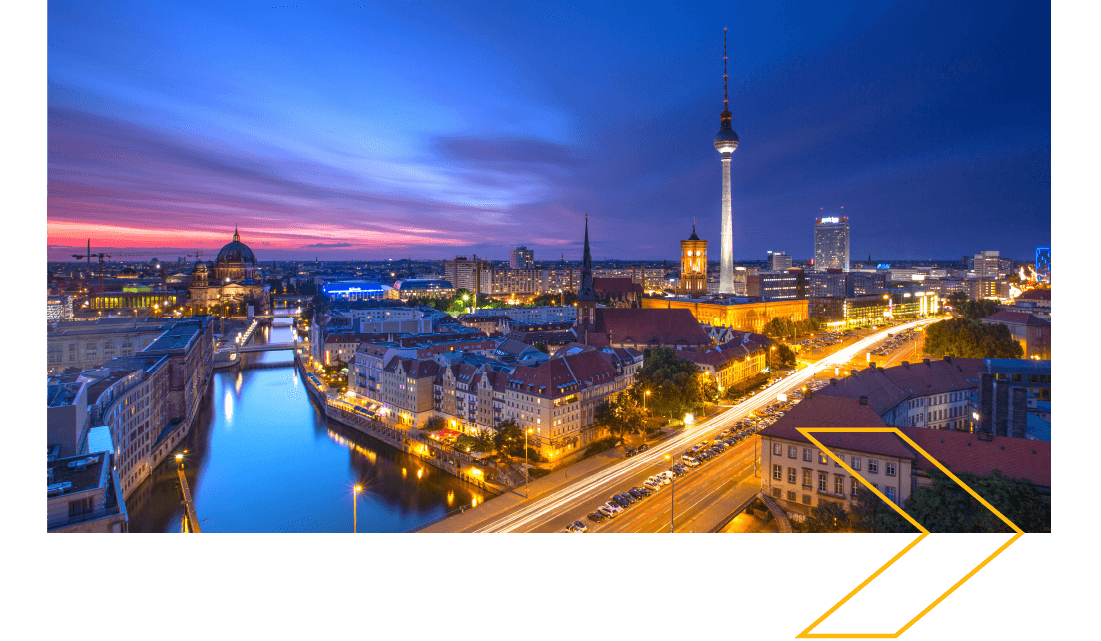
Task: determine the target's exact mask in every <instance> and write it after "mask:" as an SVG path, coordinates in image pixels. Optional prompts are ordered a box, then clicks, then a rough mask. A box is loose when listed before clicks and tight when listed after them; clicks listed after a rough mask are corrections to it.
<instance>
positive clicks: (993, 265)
mask: <svg viewBox="0 0 1101 641" xmlns="http://www.w3.org/2000/svg"><path fill="white" fill-rule="evenodd" d="M974 265H975V266H974V270H975V278H997V277H998V269H999V267H1000V266H1001V265H1000V261H999V252H996V251H983V252H979V253H977V254H975V260H974Z"/></svg>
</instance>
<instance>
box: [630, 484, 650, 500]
mask: <svg viewBox="0 0 1101 641" xmlns="http://www.w3.org/2000/svg"><path fill="white" fill-rule="evenodd" d="M627 494H630V495H631V496H633V497H634V498H635V500H636V501H641V500H642V499H643V498H645V496H646V495H645V494H643V493H642V492H641V491H639V490H638V488H633V487H632V488H631V489H629V490H627Z"/></svg>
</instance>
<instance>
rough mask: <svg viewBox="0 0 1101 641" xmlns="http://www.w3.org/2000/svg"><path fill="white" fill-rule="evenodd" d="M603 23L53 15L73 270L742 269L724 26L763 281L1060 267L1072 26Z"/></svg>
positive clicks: (992, 19) (585, 13)
mask: <svg viewBox="0 0 1101 641" xmlns="http://www.w3.org/2000/svg"><path fill="white" fill-rule="evenodd" d="M593 4H594V6H592V7H590V6H587V5H573V6H571V5H564V4H560V3H538V2H527V3H520V4H501V3H454V2H452V3H444V4H435V3H403V4H397V3H394V4H387V3H374V2H371V3H315V4H304V3H300V4H289V5H272V4H257V3H188V4H187V5H186V6H184V5H181V6H176V7H166V6H163V5H162V4H161V3H138V2H115V3H110V2H108V3H98V4H97V5H95V6H91V5H88V4H85V3H78V2H51V3H50V5H49V25H48V36H49V44H48V56H49V58H48V62H49V110H50V112H49V124H48V126H49V130H48V133H49V142H50V146H49V197H48V220H47V229H48V241H47V242H48V248H49V249H50V250H51V251H50V254H51V256H54V257H59V258H60V257H62V256H63V255H64V254H65V253H68V252H66V251H65V250H64V249H62V247H66V246H71V245H83V242H84V239H85V238H87V237H91V238H92V244H93V245H94V246H98V247H137V246H140V247H158V248H160V247H173V248H178V249H194V248H203V249H209V248H217V247H219V246H220V245H221V244H223V243H224V242H226V241H227V240H228V236H229V235H230V234H232V229H233V226H234V225H235V224H236V225H238V226H239V227H240V229H241V235H242V239H243V240H245V242H247V243H249V244H250V245H252V246H253V248H254V249H255V250H256V253H257V255H258V257H259V258H260V259H261V260H266V259H282V258H295V257H305V256H310V257H312V256H313V255H315V254H317V255H320V256H322V257H327V258H331V259H355V258H363V259H377V258H390V257H395V258H396V257H404V256H413V257H423V258H443V257H448V256H454V255H455V254H466V255H469V254H470V253H477V254H479V255H480V256H488V257H490V258H498V259H503V258H506V257H507V250H508V249H509V248H511V247H514V246H516V245H519V244H525V245H527V246H528V247H532V248H534V249H535V251H536V259H537V260H539V259H551V258H557V257H558V256H560V255H565V256H566V258H567V259H577V258H579V257H580V242H581V225H582V224H583V220H584V216H585V215H586V214H587V215H589V217H590V221H591V225H592V240H593V246H594V254H595V256H596V257H597V258H603V257H606V256H607V257H613V258H623V259H630V258H647V259H650V258H653V259H661V258H669V259H675V258H676V256H677V252H678V249H679V245H678V243H677V241H678V240H679V239H682V238H685V237H687V236H688V234H689V233H690V228H691V224H692V219H693V217H694V218H696V219H697V224H698V229H699V233H700V235H701V236H702V237H704V238H705V239H708V240H710V241H711V242H712V249H711V251H710V253H711V257H712V258H713V259H717V258H718V241H719V224H720V221H719V207H720V193H719V192H720V185H721V175H720V163H719V155H718V154H717V153H716V152H715V150H714V148H713V147H712V144H711V141H712V139H713V137H714V135H715V131H717V129H718V125H719V112H720V111H721V109H722V68H721V62H722V60H721V56H722V28H723V27H724V26H725V27H729V29H730V31H729V35H730V42H729V48H730V52H729V56H730V81H731V83H730V99H731V111H732V112H733V126H734V129H735V130H736V131H737V132H738V134H739V137H740V138H741V144H740V146H739V148H738V150H737V151H736V152H735V153H734V157H733V162H732V173H733V208H734V229H735V243H734V255H735V258H736V259H738V260H744V259H756V258H761V257H763V255H764V253H765V251H766V250H770V249H771V250H785V251H787V252H788V253H790V254H793V255H794V256H795V257H796V258H807V257H810V255H811V253H812V244H813V234H812V227H813V221H814V217H815V216H817V215H821V214H822V213H828V214H836V213H838V212H839V211H840V207H842V206H843V207H844V213H845V214H846V215H848V216H849V218H850V223H851V225H852V255H853V257H854V258H856V259H864V258H866V257H867V256H868V255H869V254H871V255H872V256H873V258H876V259H891V258H922V257H929V258H958V257H959V256H961V255H963V254H972V253H975V252H977V251H980V250H983V249H998V250H1001V252H1002V254H1003V255H1009V256H1014V257H1020V258H1028V257H1030V256H1031V255H1032V252H1033V249H1034V248H1035V247H1036V246H1038V245H1049V244H1050V239H1051V205H1050V197H1051V186H1050V166H1051V99H1050V84H1051V72H1050V69H1051V57H1050V46H1051V38H1050V20H1049V10H1050V8H1049V6H1048V5H1046V4H1042V3H1040V4H1031V3H1009V4H1005V3H997V4H995V3H986V2H975V3H959V2H913V1H911V2H899V3H889V2H882V3H839V6H837V7H828V6H826V5H825V4H824V3H809V2H808V3H753V4H749V3H741V4H735V3H729V2H727V3H711V4H708V3H694V4H692V5H691V6H688V7H680V6H678V7H677V8H676V10H675V11H674V10H673V9H671V8H670V7H671V5H670V4H669V3H653V4H647V3H623V4H615V5H613V4H611V3H607V4H605V3H593ZM743 5H744V6H743Z"/></svg>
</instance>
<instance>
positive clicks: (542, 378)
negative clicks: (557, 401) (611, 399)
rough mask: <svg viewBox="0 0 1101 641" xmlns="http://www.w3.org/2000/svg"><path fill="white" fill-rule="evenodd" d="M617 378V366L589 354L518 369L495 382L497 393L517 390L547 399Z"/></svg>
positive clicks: (596, 353) (598, 355)
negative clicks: (516, 385)
mask: <svg viewBox="0 0 1101 641" xmlns="http://www.w3.org/2000/svg"><path fill="white" fill-rule="evenodd" d="M615 376H616V368H615V366H613V365H612V364H611V363H609V362H608V361H607V360H605V359H604V358H603V357H602V356H601V354H600V353H599V352H596V351H589V352H582V353H580V354H572V355H570V356H563V357H561V358H552V359H550V360H548V361H546V362H545V363H542V364H540V365H539V366H537V367H527V366H524V365H519V366H517V367H516V368H515V369H514V370H512V371H511V372H508V373H501V374H499V375H498V376H497V377H496V378H495V380H494V381H493V382H494V388H495V389H497V390H498V391H507V390H510V389H516V390H518V391H522V392H524V393H526V394H534V395H538V396H542V397H544V398H558V397H560V396H566V395H568V394H573V393H575V392H578V391H581V390H584V389H586V388H588V387H590V386H593V385H603V384H605V383H608V382H611V381H612V380H614V379H615ZM510 383H513V384H519V385H520V387H519V388H517V387H514V386H513V385H510ZM574 384H576V387H572V388H569V391H564V390H565V389H566V387H567V386H570V385H574Z"/></svg>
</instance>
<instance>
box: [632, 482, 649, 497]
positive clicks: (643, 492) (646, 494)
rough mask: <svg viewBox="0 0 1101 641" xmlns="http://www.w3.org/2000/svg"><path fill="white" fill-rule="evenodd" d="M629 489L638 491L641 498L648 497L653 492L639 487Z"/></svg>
mask: <svg viewBox="0 0 1101 641" xmlns="http://www.w3.org/2000/svg"><path fill="white" fill-rule="evenodd" d="M631 489H634V490H638V491H639V492H640V493H641V494H642V495H643V496H650V495H651V494H653V493H654V491H653V490H651V489H650V488H648V487H643V486H641V485H640V486H638V487H634V488H631Z"/></svg>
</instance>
